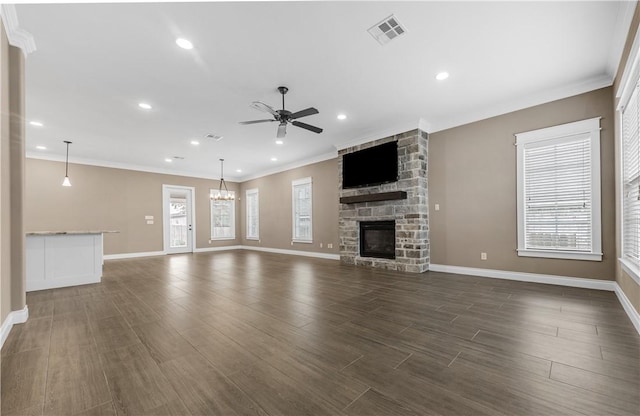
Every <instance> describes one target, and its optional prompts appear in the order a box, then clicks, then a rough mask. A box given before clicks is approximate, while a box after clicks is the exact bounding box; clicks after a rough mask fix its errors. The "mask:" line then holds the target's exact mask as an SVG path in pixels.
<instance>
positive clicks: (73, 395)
mask: <svg viewBox="0 0 640 416" xmlns="http://www.w3.org/2000/svg"><path fill="white" fill-rule="evenodd" d="M110 400H111V394H110V392H109V388H108V387H107V383H106V380H105V377H104V372H103V370H102V365H101V363H100V357H99V355H98V352H97V350H96V348H95V346H94V345H88V346H82V345H75V346H69V347H67V348H64V349H60V350H56V351H54V352H52V353H51V354H50V355H49V366H48V371H47V389H46V398H45V406H44V414H45V415H52V416H55V415H62V414H76V413H81V412H85V411H88V410H89V409H92V408H94V407H96V406H99V405H100V404H102V403H105V402H108V401H110Z"/></svg>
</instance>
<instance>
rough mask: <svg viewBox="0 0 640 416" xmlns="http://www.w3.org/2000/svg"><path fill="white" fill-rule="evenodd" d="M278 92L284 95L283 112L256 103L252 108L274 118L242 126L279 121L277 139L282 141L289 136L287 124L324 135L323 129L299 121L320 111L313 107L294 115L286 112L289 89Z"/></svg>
mask: <svg viewBox="0 0 640 416" xmlns="http://www.w3.org/2000/svg"><path fill="white" fill-rule="evenodd" d="M278 91H280V94H282V110H275V109H274V108H273V107H271V106H269V105H267V104H265V103H262V102H260V101H254V102H252V103H251V105H250V107H251V108H255V109H256V110H260V111H264V112H265V113H270V114H271V115H272V116H273V118H272V119H271V118H268V119H264V120H251V121H241V122H240V124H256V123H266V122H273V121H277V122H279V123H280V124H279V125H278V134H277V136H276V137H277V138H279V139H282V138H283V137H284V136H285V135H286V134H287V124H289V123H291V124H293V125H294V126H296V127H300V128H303V129H305V130H309V131H312V132H314V133H322V129H321V128H320V127H316V126H312V125H311V124H307V123H302V122H300V121H298V120H297V119H299V118H301V117H306V116H310V115H313V114H318V113H319V111H318V110H316V109H315V108H313V107H309V108H306V109H304V110H300V111H297V112H295V113H292V112H291V111H288V110H285V108H284V95H285V94H286V93H287V91H289V88H287V87H278Z"/></svg>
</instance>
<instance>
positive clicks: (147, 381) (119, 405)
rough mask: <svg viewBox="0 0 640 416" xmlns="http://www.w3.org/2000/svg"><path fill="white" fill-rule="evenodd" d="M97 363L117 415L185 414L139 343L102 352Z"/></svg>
mask: <svg viewBox="0 0 640 416" xmlns="http://www.w3.org/2000/svg"><path fill="white" fill-rule="evenodd" d="M100 360H101V362H102V365H103V368H104V372H105V375H106V378H107V382H108V383H109V389H110V391H111V396H112V399H113V404H114V405H115V408H116V411H117V413H118V414H125V415H156V414H175V415H184V414H187V413H188V411H187V409H186V408H185V407H184V405H183V404H182V402H181V401H180V399H179V397H178V395H177V393H176V392H175V390H174V389H173V388H172V387H171V384H170V383H169V382H168V380H167V379H166V377H165V376H164V375H163V374H162V372H161V371H160V368H159V367H158V365H157V364H156V362H155V361H154V360H153V359H152V358H151V356H150V355H149V352H148V351H147V350H146V349H145V348H144V346H143V345H142V344H135V345H132V346H129V347H124V348H119V349H115V350H112V351H109V352H105V353H102V354H101V355H100Z"/></svg>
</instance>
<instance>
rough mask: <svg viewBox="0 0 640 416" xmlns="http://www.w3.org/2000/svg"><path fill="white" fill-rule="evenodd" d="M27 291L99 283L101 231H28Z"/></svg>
mask: <svg viewBox="0 0 640 416" xmlns="http://www.w3.org/2000/svg"><path fill="white" fill-rule="evenodd" d="M26 256H27V259H26V275H27V292H30V291H34V290H43V289H52V288H56V287H65V286H76V285H84V284H88V283H99V282H100V280H101V278H102V232H87V233H81V232H74V233H71V232H69V233H44V232H43V233H28V234H27V244H26Z"/></svg>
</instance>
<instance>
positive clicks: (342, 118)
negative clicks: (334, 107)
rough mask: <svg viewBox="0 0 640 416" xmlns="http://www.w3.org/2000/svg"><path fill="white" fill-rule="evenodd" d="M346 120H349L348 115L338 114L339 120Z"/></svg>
mask: <svg viewBox="0 0 640 416" xmlns="http://www.w3.org/2000/svg"><path fill="white" fill-rule="evenodd" d="M346 119H347V115H346V114H338V120H346Z"/></svg>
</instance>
